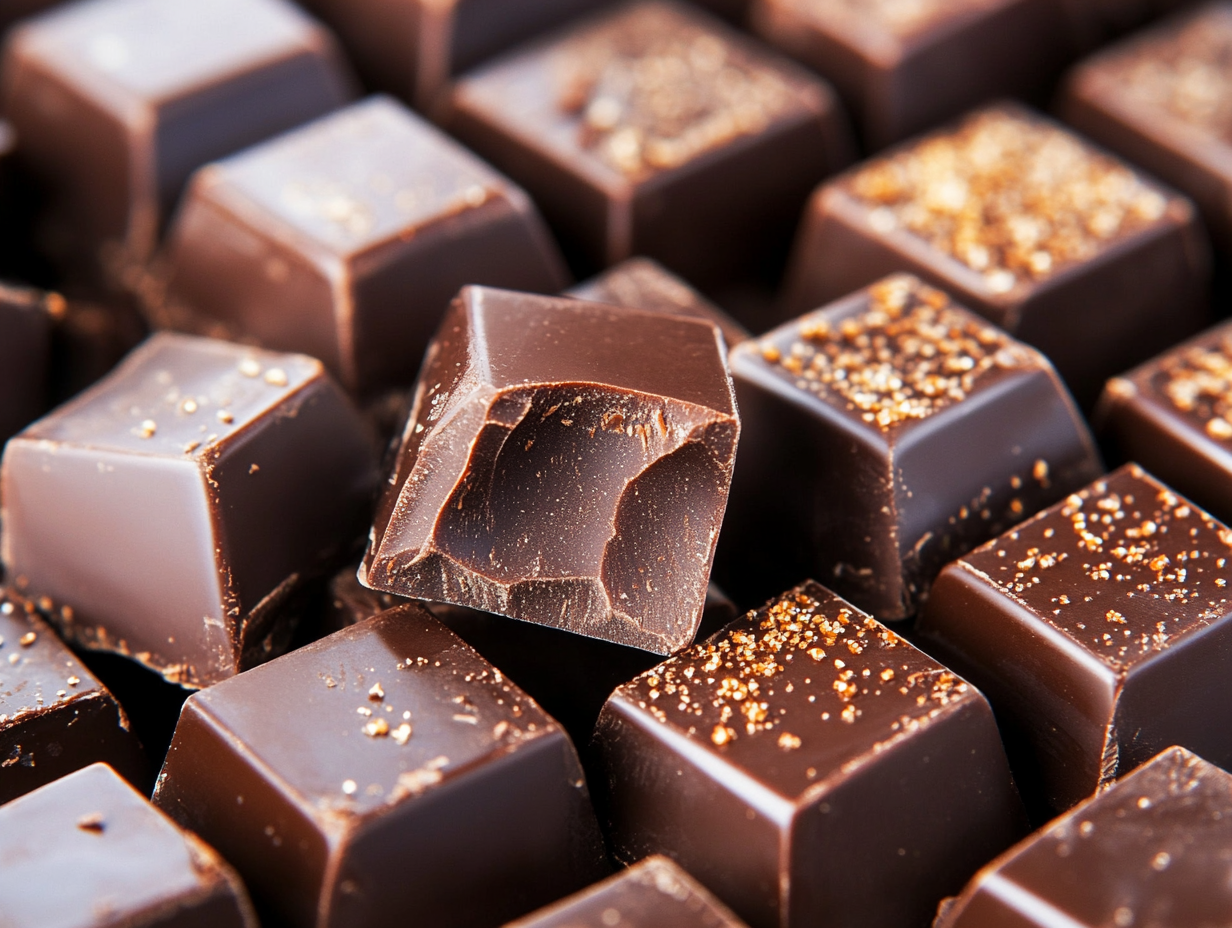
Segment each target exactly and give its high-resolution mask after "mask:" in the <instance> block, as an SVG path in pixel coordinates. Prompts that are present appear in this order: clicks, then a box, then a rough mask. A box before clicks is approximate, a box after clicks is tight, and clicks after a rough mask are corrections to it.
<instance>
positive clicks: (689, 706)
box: [595, 581, 1025, 928]
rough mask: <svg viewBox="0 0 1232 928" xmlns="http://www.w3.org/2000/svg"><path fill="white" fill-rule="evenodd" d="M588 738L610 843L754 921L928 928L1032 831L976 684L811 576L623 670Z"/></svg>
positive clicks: (626, 856) (620, 855)
mask: <svg viewBox="0 0 1232 928" xmlns="http://www.w3.org/2000/svg"><path fill="white" fill-rule="evenodd" d="M595 740H596V747H597V748H598V749H599V751H600V752H601V753H602V755H603V764H604V766H605V768H606V779H605V781H604V784H603V785H604V787H605V788H606V790H607V793H608V795H607V805H608V808H609V812H608V816H609V821H608V825H609V832H608V834H609V839H610V841H611V844H612V847H613V850H614V852H615V854H616V856H617V857H618V858H619V859H621V860H624V861H633V860H637V859H639V858H641V857H643V856H645V855H647V854H654V853H659V854H666V855H667V856H669V857H671V858H673V859H674V860H675V861H676V862H677V863H679V864H680V865H681V866H683V867H684V868H685V869H686V870H688V871H689V873H691V874H693V875H695V876H696V877H697V878H698V879H700V880H701V881H702V882H703V883H704V884H705V885H706V886H708V887H709V888H711V889H712V890H713V891H715V892H716V893H717V894H718V895H719V897H720V898H721V899H723V901H724V902H726V903H727V904H728V905H730V906H731V907H732V908H733V909H734V910H735V911H736V913H737V914H738V915H740V916H741V917H742V918H744V919H745V920H746V921H748V922H749V924H750V925H754V926H771V925H779V926H793V928H794V926H804V925H815V924H835V925H847V924H851V925H855V924H859V925H866V926H870V928H872V926H891V925H894V926H901V925H912V924H923V923H925V922H926V921H927V919H928V918H929V917H931V915H932V912H933V911H934V910H935V909H936V906H937V903H938V901H939V900H940V898H941V896H942V895H944V894H945V893H946V892H953V891H954V889H953V887H957V886H960V885H962V884H963V883H964V882H965V881H966V880H967V878H968V877H969V876H970V875H971V873H972V872H974V870H975V869H976V868H977V867H978V866H979V865H980V864H981V863H982V862H983V861H985V860H987V859H988V857H989V856H990V855H992V854H995V853H997V852H998V850H999V849H1001V848H1004V847H1006V846H1008V845H1009V844H1010V843H1011V842H1012V841H1014V840H1015V839H1016V838H1017V837H1018V836H1020V835H1021V834H1022V833H1023V832H1024V831H1025V819H1024V817H1023V813H1022V808H1021V804H1020V802H1019V799H1018V796H1017V794H1016V792H1015V791H1014V787H1013V784H1012V782H1011V780H1010V774H1009V767H1008V765H1007V764H1006V761H1005V755H1004V752H1003V750H1002V748H1001V744H1000V740H999V738H998V736H997V731H996V726H995V724H994V722H993V717H992V712H991V710H990V709H989V707H988V704H987V702H986V701H985V700H984V698H983V697H982V696H981V695H980V694H979V693H977V692H976V691H975V690H974V689H973V688H972V687H970V686H968V685H967V684H966V683H964V682H963V681H962V680H960V679H959V678H958V677H956V676H955V675H954V674H952V673H950V672H949V671H948V670H946V669H945V668H944V667H942V666H941V665H940V664H938V663H936V662H935V661H933V660H932V659H931V658H929V657H927V656H926V655H924V654H923V653H921V652H920V651H917V650H916V649H915V648H914V647H912V646H911V645H909V644H907V643H906V642H905V641H903V640H902V639H901V638H899V637H898V636H897V635H895V634H894V633H893V632H891V631H889V630H888V629H887V628H885V626H883V625H881V624H879V623H878V622H877V621H875V620H874V619H872V618H870V617H868V616H866V615H864V614H863V613H861V612H859V611H858V610H856V609H855V608H854V607H852V606H850V605H849V604H847V603H846V602H844V601H843V600H841V599H839V598H838V597H836V596H834V594H832V593H830V592H829V591H828V590H826V589H824V588H823V587H821V586H819V585H817V584H816V583H813V582H811V581H810V582H808V583H805V584H803V585H802V586H800V587H797V588H796V589H795V590H792V591H789V592H788V593H785V594H783V595H782V596H781V597H779V598H778V599H776V600H773V601H771V602H770V603H769V604H767V606H766V607H765V608H763V609H761V610H759V611H756V612H751V613H749V614H748V615H747V616H745V617H744V618H742V619H738V620H737V621H736V622H735V623H733V624H732V625H729V626H728V627H727V628H726V629H725V630H724V631H723V632H721V633H720V634H718V635H716V636H715V637H713V638H711V639H710V640H709V641H707V642H706V643H705V644H701V645H697V646H695V647H694V648H692V649H690V650H689V651H686V652H685V653H683V654H681V655H678V656H677V657H674V658H672V659H670V660H668V661H667V662H665V663H664V664H661V665H660V666H658V667H656V668H654V669H652V670H649V671H647V672H646V673H644V674H643V675H642V676H641V677H639V678H638V679H637V680H635V681H633V682H632V683H629V684H627V685H625V686H622V687H621V688H620V689H618V690H617V691H616V692H615V693H614V694H613V695H612V698H611V699H610V700H609V701H608V704H607V706H606V707H605V708H604V710H603V715H602V716H601V717H600V720H599V726H598V729H597V731H596V734H595ZM887 887H894V891H893V892H889V891H887Z"/></svg>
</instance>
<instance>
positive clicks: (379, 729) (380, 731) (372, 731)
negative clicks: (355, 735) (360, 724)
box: [364, 718, 389, 738]
mask: <svg viewBox="0 0 1232 928" xmlns="http://www.w3.org/2000/svg"><path fill="white" fill-rule="evenodd" d="M364 734H365V735H367V736H368V737H369V738H384V737H385V736H386V735H388V734H389V723H388V722H386V721H385V720H384V719H382V718H375V719H373V720H372V721H371V722H369V723H368V724H367V725H365V726H364Z"/></svg>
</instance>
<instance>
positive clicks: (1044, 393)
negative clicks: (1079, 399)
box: [716, 275, 1101, 620]
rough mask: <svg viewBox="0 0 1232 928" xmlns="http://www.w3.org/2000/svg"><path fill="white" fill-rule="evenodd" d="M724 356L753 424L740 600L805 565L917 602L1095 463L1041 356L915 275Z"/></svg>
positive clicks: (732, 557) (737, 575) (735, 547)
mask: <svg viewBox="0 0 1232 928" xmlns="http://www.w3.org/2000/svg"><path fill="white" fill-rule="evenodd" d="M731 363H732V375H733V378H734V380H735V382H736V391H737V398H738V403H739V407H740V410H741V417H742V420H743V422H744V423H745V428H746V431H745V433H744V436H745V437H744V439H743V441H742V443H741V448H740V464H739V466H738V467H737V468H736V477H735V484H734V485H733V488H732V502H731V506H730V509H729V513H728V516H727V521H726V523H725V527H724V532H723V535H722V540H721V543H720V551H719V555H718V560H717V568H716V569H717V576H718V577H719V579H720V582H721V583H723V584H725V585H728V586H730V588H731V589H732V590H733V593H734V594H735V595H736V596H737V598H738V599H745V600H747V599H748V598H751V597H752V596H754V595H764V587H758V588H755V589H750V588H749V585H750V582H751V581H752V582H760V583H761V584H763V585H764V584H768V583H773V582H775V581H776V580H778V581H784V580H786V581H787V582H790V581H789V580H787V578H790V577H792V576H796V577H798V576H802V575H803V576H808V575H810V574H812V575H815V576H824V577H827V578H833V580H832V583H833V584H834V586H835V588H836V589H837V590H838V591H840V592H841V593H842V594H843V595H845V596H847V597H848V598H849V599H851V600H852V601H853V602H855V603H856V604H858V605H859V606H860V607H861V608H863V609H867V610H868V611H870V612H872V613H873V614H874V615H876V616H877V617H878V618H881V619H883V620H887V619H900V618H904V617H907V616H910V615H913V614H914V613H915V611H916V608H917V606H918V605H919V603H920V602H921V601H922V600H923V599H924V597H925V596H926V595H927V592H928V585H929V584H930V583H931V582H932V579H933V578H934V577H935V576H936V574H937V572H938V571H939V570H940V569H941V567H942V566H943V565H944V564H946V563H947V562H949V561H950V560H953V559H954V558H955V557H957V556H958V555H959V554H962V553H963V552H964V551H968V550H970V549H971V548H972V547H974V546H975V545H977V544H980V543H981V542H983V541H985V540H987V539H988V538H991V537H994V536H995V535H997V534H998V533H999V532H1002V531H1004V530H1005V529H1006V528H1007V527H1009V526H1010V525H1013V524H1014V523H1015V522H1019V521H1021V520H1022V519H1023V518H1025V517H1026V516H1027V515H1029V514H1030V513H1032V512H1035V511H1036V510H1038V509H1040V508H1042V507H1044V506H1046V505H1048V504H1050V503H1052V502H1055V501H1056V500H1058V499H1061V498H1063V497H1064V496H1065V495H1066V494H1067V493H1070V492H1072V491H1073V490H1076V489H1078V488H1080V487H1082V486H1084V485H1085V484H1086V483H1088V482H1089V481H1090V480H1092V479H1094V478H1095V477H1096V476H1098V475H1099V474H1100V473H1101V466H1100V462H1099V456H1098V454H1097V453H1096V451H1095V448H1094V443H1093V442H1092V440H1091V437H1090V435H1089V433H1088V432H1087V429H1086V426H1085V425H1084V424H1083V422H1082V418H1081V416H1080V415H1079V414H1078V411H1077V409H1075V408H1074V405H1073V402H1072V401H1071V400H1070V398H1069V396H1068V394H1067V393H1066V391H1065V388H1064V387H1063V386H1062V385H1061V383H1060V382H1059V380H1058V379H1057V376H1056V374H1055V373H1054V371H1053V370H1052V368H1051V366H1050V365H1049V364H1048V361H1047V360H1046V359H1045V358H1043V357H1042V356H1041V355H1040V354H1039V353H1038V352H1036V351H1033V350H1032V349H1030V348H1028V347H1026V346H1025V345H1023V344H1021V343H1019V342H1017V341H1015V340H1014V339H1012V338H1010V337H1009V336H1007V335H1006V334H1005V333H1004V332H1001V331H999V330H998V329H996V328H994V327H993V326H991V325H989V324H988V323H986V322H984V321H983V320H982V319H980V318H979V317H977V316H975V315H974V314H972V313H969V312H967V311H966V310H964V309H962V308H961V307H958V306H956V305H955V304H953V303H952V302H950V300H949V298H948V297H946V296H945V295H944V294H943V293H941V292H940V291H937V290H934V289H933V288H931V287H929V286H927V285H925V284H923V283H921V282H920V281H919V280H918V279H916V278H914V277H910V276H907V275H897V276H894V277H888V278H886V279H884V280H882V281H880V282H879V283H877V284H874V285H873V286H872V287H869V288H868V289H866V290H863V291H860V292H859V293H856V294H854V295H852V296H851V297H849V298H848V299H846V300H841V301H839V302H838V303H835V304H834V305H832V306H829V307H826V308H824V309H821V310H818V311H817V312H815V313H810V314H809V315H806V316H804V317H802V318H801V319H798V320H796V321H794V322H791V323H788V324H787V325H785V326H783V327H781V328H779V329H776V330H774V331H773V332H770V333H769V334H767V335H765V336H763V337H762V338H760V339H756V340H754V341H749V342H746V343H745V344H743V345H741V346H739V347H737V348H736V349H734V350H733V351H732V354H731ZM977 451H978V453H976V452H977ZM742 584H743V585H742Z"/></svg>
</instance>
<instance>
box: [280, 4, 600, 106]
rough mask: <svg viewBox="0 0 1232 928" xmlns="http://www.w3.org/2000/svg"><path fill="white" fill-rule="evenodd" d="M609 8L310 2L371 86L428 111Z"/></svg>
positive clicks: (592, 5) (565, 5) (588, 6)
mask: <svg viewBox="0 0 1232 928" xmlns="http://www.w3.org/2000/svg"><path fill="white" fill-rule="evenodd" d="M607 3H608V0H519V2H517V3H509V2H508V0H446V2H444V3H440V2H437V0H395V2H392V3H390V2H388V0H305V3H304V6H306V7H308V8H309V9H311V10H312V11H313V12H314V13H316V14H317V15H319V16H320V17H321V18H322V19H323V20H325V22H327V23H328V24H329V25H330V26H331V27H332V28H333V29H334V30H335V31H336V32H337V33H338V35H339V37H340V38H341V39H342V41H343V42H344V43H345V44H346V46H347V48H348V50H349V51H350V52H351V54H352V55H353V56H354V58H355V61H356V64H357V65H358V67H359V69H360V71H361V72H362V73H363V74H364V77H366V78H367V79H368V80H369V82H371V83H372V84H373V85H374V86H377V87H380V88H382V89H384V90H388V91H390V92H391V93H395V94H397V95H398V96H400V97H402V98H403V99H404V100H406V101H408V102H410V103H413V104H414V105H415V106H417V107H419V108H421V109H422V108H427V107H429V106H430V105H431V104H432V103H433V101H435V100H436V98H437V96H438V95H439V94H440V92H441V91H442V90H443V89H444V88H445V87H446V85H447V84H448V82H449V80H450V79H451V78H452V77H454V75H457V74H460V73H462V72H463V71H466V70H469V69H470V68H472V67H474V66H475V65H477V64H479V63H480V62H481V61H483V60H484V59H486V58H490V57H492V56H493V55H495V54H497V53H498V52H501V51H504V50H505V49H508V48H511V47H513V46H514V45H517V44H518V43H519V42H522V41H525V40H526V39H529V38H531V37H532V36H534V35H535V34H536V33H539V32H542V31H544V30H545V29H550V28H552V27H553V26H557V25H559V24H561V23H562V22H565V21H566V20H568V19H571V18H573V17H575V16H578V15H580V14H582V13H586V12H588V11H590V10H594V9H597V8H598V7H601V6H603V5H605V4H607Z"/></svg>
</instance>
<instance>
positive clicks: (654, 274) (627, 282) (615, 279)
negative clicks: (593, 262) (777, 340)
mask: <svg viewBox="0 0 1232 928" xmlns="http://www.w3.org/2000/svg"><path fill="white" fill-rule="evenodd" d="M567 295H568V296H572V297H576V298H577V299H579V300H594V301H595V302H596V303H609V304H611V305H612V306H630V307H632V308H633V309H649V310H657V311H659V312H664V313H672V314H673V315H676V316H693V317H695V318H697V319H705V320H706V321H707V322H713V323H714V324H715V325H717V326H718V327H719V331H720V332H722V333H723V338H724V339H725V340H726V342H727V347H729V348H732V347H735V346H736V345H739V344H740V343H741V342H743V341H746V340H747V339H748V338H749V333H748V330H747V329H746V328H745V327H744V326H742V325H741V324H740V323H739V322H737V321H736V320H735V319H733V318H732V317H731V316H729V315H728V314H727V313H725V312H723V310H721V309H719V307H717V306H715V305H714V304H713V303H711V302H710V301H709V300H707V299H706V298H705V297H704V296H702V295H701V294H700V293H698V292H697V291H696V290H694V289H693V288H692V287H690V286H689V285H688V284H687V283H685V282H684V281H683V280H681V279H680V278H679V277H677V276H676V275H675V274H673V273H672V272H671V271H669V270H668V269H667V268H665V267H663V265H661V264H659V263H658V262H657V261H652V260H651V259H650V258H629V259H628V260H627V261H621V262H620V263H619V264H617V265H615V266H614V267H611V268H609V269H608V270H606V271H604V272H603V273H602V274H599V275H598V276H597V277H593V278H591V279H590V280H587V281H583V282H582V283H580V284H578V285H577V286H576V287H574V288H573V289H571V290H570V291H569V292H568V294H567Z"/></svg>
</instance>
